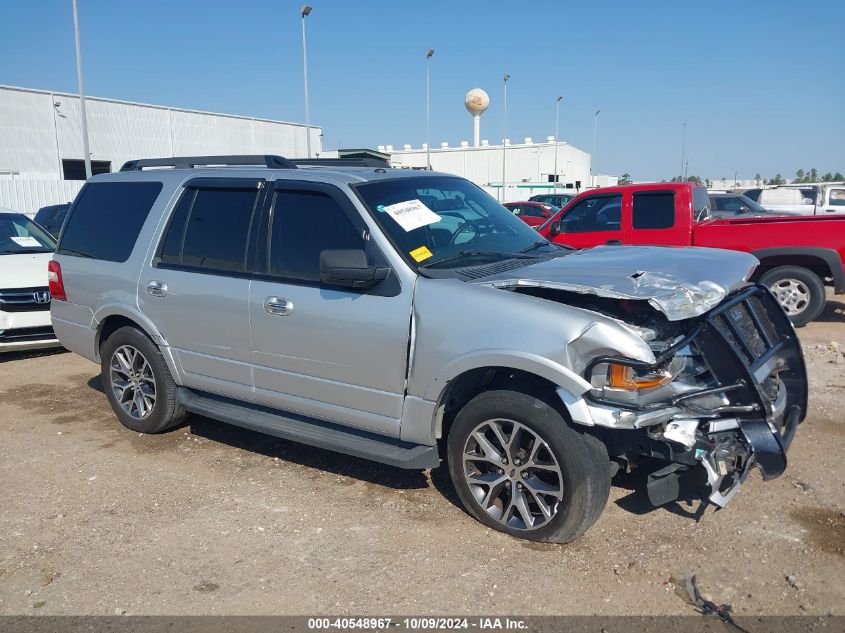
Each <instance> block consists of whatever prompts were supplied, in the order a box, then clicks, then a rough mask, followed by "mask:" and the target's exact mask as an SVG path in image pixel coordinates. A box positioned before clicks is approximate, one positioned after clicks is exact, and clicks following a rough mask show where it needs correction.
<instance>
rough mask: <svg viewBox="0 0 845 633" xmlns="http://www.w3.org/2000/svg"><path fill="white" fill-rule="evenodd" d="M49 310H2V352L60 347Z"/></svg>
mask: <svg viewBox="0 0 845 633" xmlns="http://www.w3.org/2000/svg"><path fill="white" fill-rule="evenodd" d="M59 345H60V343H59V341H58V339H57V338H56V334H55V333H54V332H53V327H52V325H51V323H50V312H49V311H47V310H33V311H15V312H6V311H2V310H0V352H17V351H23V350H29V349H41V348H48V347H58V346H59Z"/></svg>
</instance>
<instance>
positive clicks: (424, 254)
mask: <svg viewBox="0 0 845 633" xmlns="http://www.w3.org/2000/svg"><path fill="white" fill-rule="evenodd" d="M409 254H410V255H411V257H413V258H414V261H415V262H422V261H425V260H427V259H428V258H429V257H431V251H430V250H428V247H427V246H420V247H419V248H415V249H414V250H412V251H411V252H410V253H409Z"/></svg>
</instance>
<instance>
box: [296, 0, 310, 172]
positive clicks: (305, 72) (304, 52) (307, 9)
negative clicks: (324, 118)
mask: <svg viewBox="0 0 845 633" xmlns="http://www.w3.org/2000/svg"><path fill="white" fill-rule="evenodd" d="M299 13H300V15H301V16H302V76H303V78H304V80H305V144H306V147H307V148H308V158H311V116H310V113H309V112H308V47H307V46H306V44H305V18H306V17H307V16H308V14H310V13H311V7H309V6H308V5H307V4H304V5H302V10H301V11H300V12H299Z"/></svg>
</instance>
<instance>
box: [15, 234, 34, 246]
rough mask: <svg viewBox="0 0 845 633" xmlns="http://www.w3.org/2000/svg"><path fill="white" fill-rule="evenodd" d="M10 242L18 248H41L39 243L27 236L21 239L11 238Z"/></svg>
mask: <svg viewBox="0 0 845 633" xmlns="http://www.w3.org/2000/svg"><path fill="white" fill-rule="evenodd" d="M12 241H13V242H14V243H15V244H17V245H18V246H41V242H39V241H38V240H36V239H35V238H34V237H29V236H28V235H26V236H23V237H13V238H12Z"/></svg>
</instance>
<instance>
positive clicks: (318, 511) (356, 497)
mask: <svg viewBox="0 0 845 633" xmlns="http://www.w3.org/2000/svg"><path fill="white" fill-rule="evenodd" d="M843 323H845V304H842V303H839V302H835V301H832V302H830V303H829V304H828V307H827V310H826V312H825V314H824V316H823V317H822V320H821V321H820V322H817V323H813V324H811V325H810V326H808V327H806V328H803V329H801V330H800V331H799V333H800V337H801V339H802V342H803V344H804V348H805V352H806V356H807V361H808V365H809V370H810V394H811V410H810V414H809V417H808V419H807V420H806V422H805V423H804V424H803V425H802V426H801V427H800V428H799V430H798V434H797V437H796V439H795V442H794V444H793V446H792V449H791V450H790V453H789V462H790V463H789V467H788V469H787V472H786V474H785V475H783V476H782V477H780V478H779V479H776V480H774V481H770V482H763V481H762V480H761V479H760V476H759V473H756V472H755V473H754V474H753V475H752V476H751V478H750V479H749V481H748V482H747V484H746V486H745V487H744V489H743V490H742V491H741V492H740V494H739V495H738V496H737V497H736V498H735V499H734V500H733V502H732V503H731V504H730V505H729V506H728V507H727V508H726V509H724V510H721V511H719V512H714V511H713V510H712V509H710V510H708V511H707V512H706V513H705V515H704V516H703V518H702V519H701V520H700V521H699V522H696V521H695V520H694V519H692V518H690V517H689V516H688V514H689V513H691V512H692V510H694V507H687V506H684V505H676V506H674V507H670V508H662V509H656V510H649V508H648V507H647V506H646V504H645V503H644V502H643V498H642V496H641V495H638V494H635V493H633V492H632V490H631V488H632V487H633V486H634V485H635V484H636V483H637V482H638V479H637V478H636V477H633V476H628V477H627V479H623V480H621V481H619V482H615V483H616V485H614V487H613V489H612V491H611V497H610V501H609V502H608V505H607V508H606V510H605V512H604V514H603V515H602V517H601V519H599V521H598V523H597V524H596V525H595V526H594V527H593V528H592V529H591V530H590V531H589V532H588V534H587V536H586V537H585V538H583V539H581V540H580V541H577V542H575V543H572V544H570V545H565V546H560V545H541V544H535V543H530V542H527V541H520V540H517V539H514V538H510V537H508V536H505V535H502V534H499V533H496V532H493V531H491V530H488V529H486V528H484V527H483V526H481V525H480V524H479V523H476V522H475V521H474V520H472V519H471V518H470V517H469V516H467V515H466V514H465V513H464V512H462V511H461V510H460V509H459V508H458V507H457V505H456V501H455V496H454V493H453V492H452V490H451V488H450V486H449V483H448V478H447V474H446V473H445V469H444V468H443V467H441V468H440V469H438V470H436V471H434V472H432V473H430V474H429V473H418V472H406V471H401V470H397V469H394V468H390V467H386V466H380V465H378V464H372V463H368V462H365V461H362V460H357V459H353V458H350V457H345V456H341V455H337V454H333V453H329V452H326V451H321V450H317V449H311V448H308V447H304V446H300V445H295V444H291V443H286V442H284V441H281V440H277V439H274V438H269V437H266V436H262V435H258V434H255V433H251V432H248V431H243V430H240V429H237V428H233V427H229V426H226V425H224V424H221V423H217V422H214V421H211V420H207V419H203V418H197V417H193V418H191V419H190V420H189V425H188V426H185V427H183V428H180V429H178V430H176V431H174V432H170V433H167V434H164V435H159V436H148V435H139V434H137V433H133V432H131V431H129V430H127V429H125V428H123V427H122V426H120V425H119V424H118V422H117V421H116V419H115V418H114V416H113V415H112V412H111V410H110V409H109V406H108V404H107V402H106V399H105V397H104V396H103V395H102V393H101V392H100V391H99V390H100V389H101V386H100V383H99V379H98V377H97V374H98V368H97V367H96V366H95V365H94V364H92V363H90V362H88V361H86V360H84V359H82V358H80V357H78V356H75V355H72V354H69V353H58V354H29V355H14V356H7V357H6V358H4V359H2V360H0V432H2V441H0V464H2V467H0V473H2V488H0V490H2V493H0V614H32V613H43V614H104V615H113V614H120V613H128V614H168V615H176V614H200V613H208V614H308V615H311V614H347V615H348V614H433V613H438V614H466V615H472V614H493V613H497V614H501V613H516V614H522V615H540V614H594V613H600V614H607V615H611V614H619V615H625V614H690V613H693V609H692V607H691V606H690V605H688V604H686V603H685V602H684V601H683V600H682V599H681V598H680V597H679V596H678V595H677V594H676V591H675V590H674V589H675V588H674V586H673V583H672V582H671V580H670V579H672V578H676V579H677V578H682V577H683V576H684V575H686V574H690V573H695V574H696V575H697V577H698V582H699V584H700V586H701V589H702V591H703V593H705V594H706V595H707V596H709V597H710V598H712V599H713V600H715V601H716V602H719V603H730V604H732V605H733V608H734V612H735V613H736V614H738V615H751V614H772V615H774V614H802V613H810V614H826V613H834V614H845V558H843V556H845V486H843V480H845V478H843V475H845V468H843V465H842V464H843V458H842V456H843V454H845V420H844V419H843V417H842V413H843V409H845V374H843V370H845V358H844V357H843V351H845V325H843ZM840 345H841V347H840Z"/></svg>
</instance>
